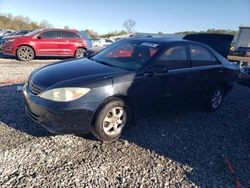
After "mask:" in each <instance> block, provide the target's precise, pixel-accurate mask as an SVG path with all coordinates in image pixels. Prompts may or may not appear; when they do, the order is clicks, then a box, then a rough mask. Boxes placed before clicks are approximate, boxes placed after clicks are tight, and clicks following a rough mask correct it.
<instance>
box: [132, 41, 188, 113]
mask: <svg viewBox="0 0 250 188" xmlns="http://www.w3.org/2000/svg"><path fill="white" fill-rule="evenodd" d="M156 65H159V66H163V67H164V66H167V67H168V71H167V72H165V73H160V74H159V73H154V72H153V73H152V72H151V70H150V69H151V67H153V66H156ZM189 71H190V68H189V61H188V58H187V48H186V45H185V44H181V45H171V46H168V47H166V48H165V49H164V51H163V53H162V54H161V55H160V56H159V57H158V58H157V59H156V60H155V61H153V62H152V63H151V65H150V66H149V68H148V70H147V71H146V73H145V74H143V75H140V74H139V75H137V76H136V77H135V81H134V95H133V96H134V97H135V99H136V101H135V104H137V105H138V106H137V108H139V109H141V110H140V111H142V112H146V114H143V115H142V116H145V115H147V114H148V113H155V112H158V109H159V110H160V109H161V107H162V106H163V104H164V102H166V101H168V99H170V97H180V96H181V95H185V94H188V93H189V92H190V87H189V82H190V81H191V79H190V77H189ZM148 72H151V73H148ZM151 107H152V108H151ZM151 109H152V110H151ZM155 109H157V110H156V111H155ZM150 110H151V111H150Z"/></svg>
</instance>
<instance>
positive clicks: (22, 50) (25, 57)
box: [16, 46, 35, 61]
mask: <svg viewBox="0 0 250 188" xmlns="http://www.w3.org/2000/svg"><path fill="white" fill-rule="evenodd" d="M16 57H17V59H19V60H20V61H31V60H32V59H34V57H35V52H34V50H33V49H32V48H31V47H29V46H20V47H19V48H18V49H17V52H16Z"/></svg>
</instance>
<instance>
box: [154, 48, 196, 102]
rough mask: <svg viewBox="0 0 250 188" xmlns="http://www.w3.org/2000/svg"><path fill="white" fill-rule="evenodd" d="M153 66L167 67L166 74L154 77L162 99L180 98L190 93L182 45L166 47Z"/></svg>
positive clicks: (187, 66)
mask: <svg viewBox="0 0 250 188" xmlns="http://www.w3.org/2000/svg"><path fill="white" fill-rule="evenodd" d="M153 64H158V65H163V66H167V67H168V72H167V73H165V74H160V75H157V74H156V75H155V76H154V77H155V80H156V82H157V85H159V88H158V89H159V91H160V94H161V97H162V98H168V97H181V96H183V95H188V94H189V93H190V90H191V88H190V82H191V81H192V80H191V78H190V74H189V73H190V64H189V61H188V56H187V47H186V45H185V44H184V43H183V44H175V45H170V46H168V47H166V49H165V50H164V52H163V53H162V54H161V55H160V56H159V58H157V60H156V61H155V62H154V63H153Z"/></svg>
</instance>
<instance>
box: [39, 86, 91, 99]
mask: <svg viewBox="0 0 250 188" xmlns="http://www.w3.org/2000/svg"><path fill="white" fill-rule="evenodd" d="M89 91H90V89H89V88H78V87H67V88H57V89H51V90H48V91H45V92H44V93H42V94H41V95H40V97H41V98H44V99H48V100H52V101H58V102H68V101H73V100H76V99H78V98H80V97H82V96H84V95H86V94H87V93H88V92H89Z"/></svg>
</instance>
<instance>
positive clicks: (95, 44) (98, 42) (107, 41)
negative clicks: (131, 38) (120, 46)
mask: <svg viewBox="0 0 250 188" xmlns="http://www.w3.org/2000/svg"><path fill="white" fill-rule="evenodd" d="M113 43H114V41H113V40H111V39H105V38H100V39H95V40H94V41H93V47H103V46H109V45H110V44H113Z"/></svg>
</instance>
